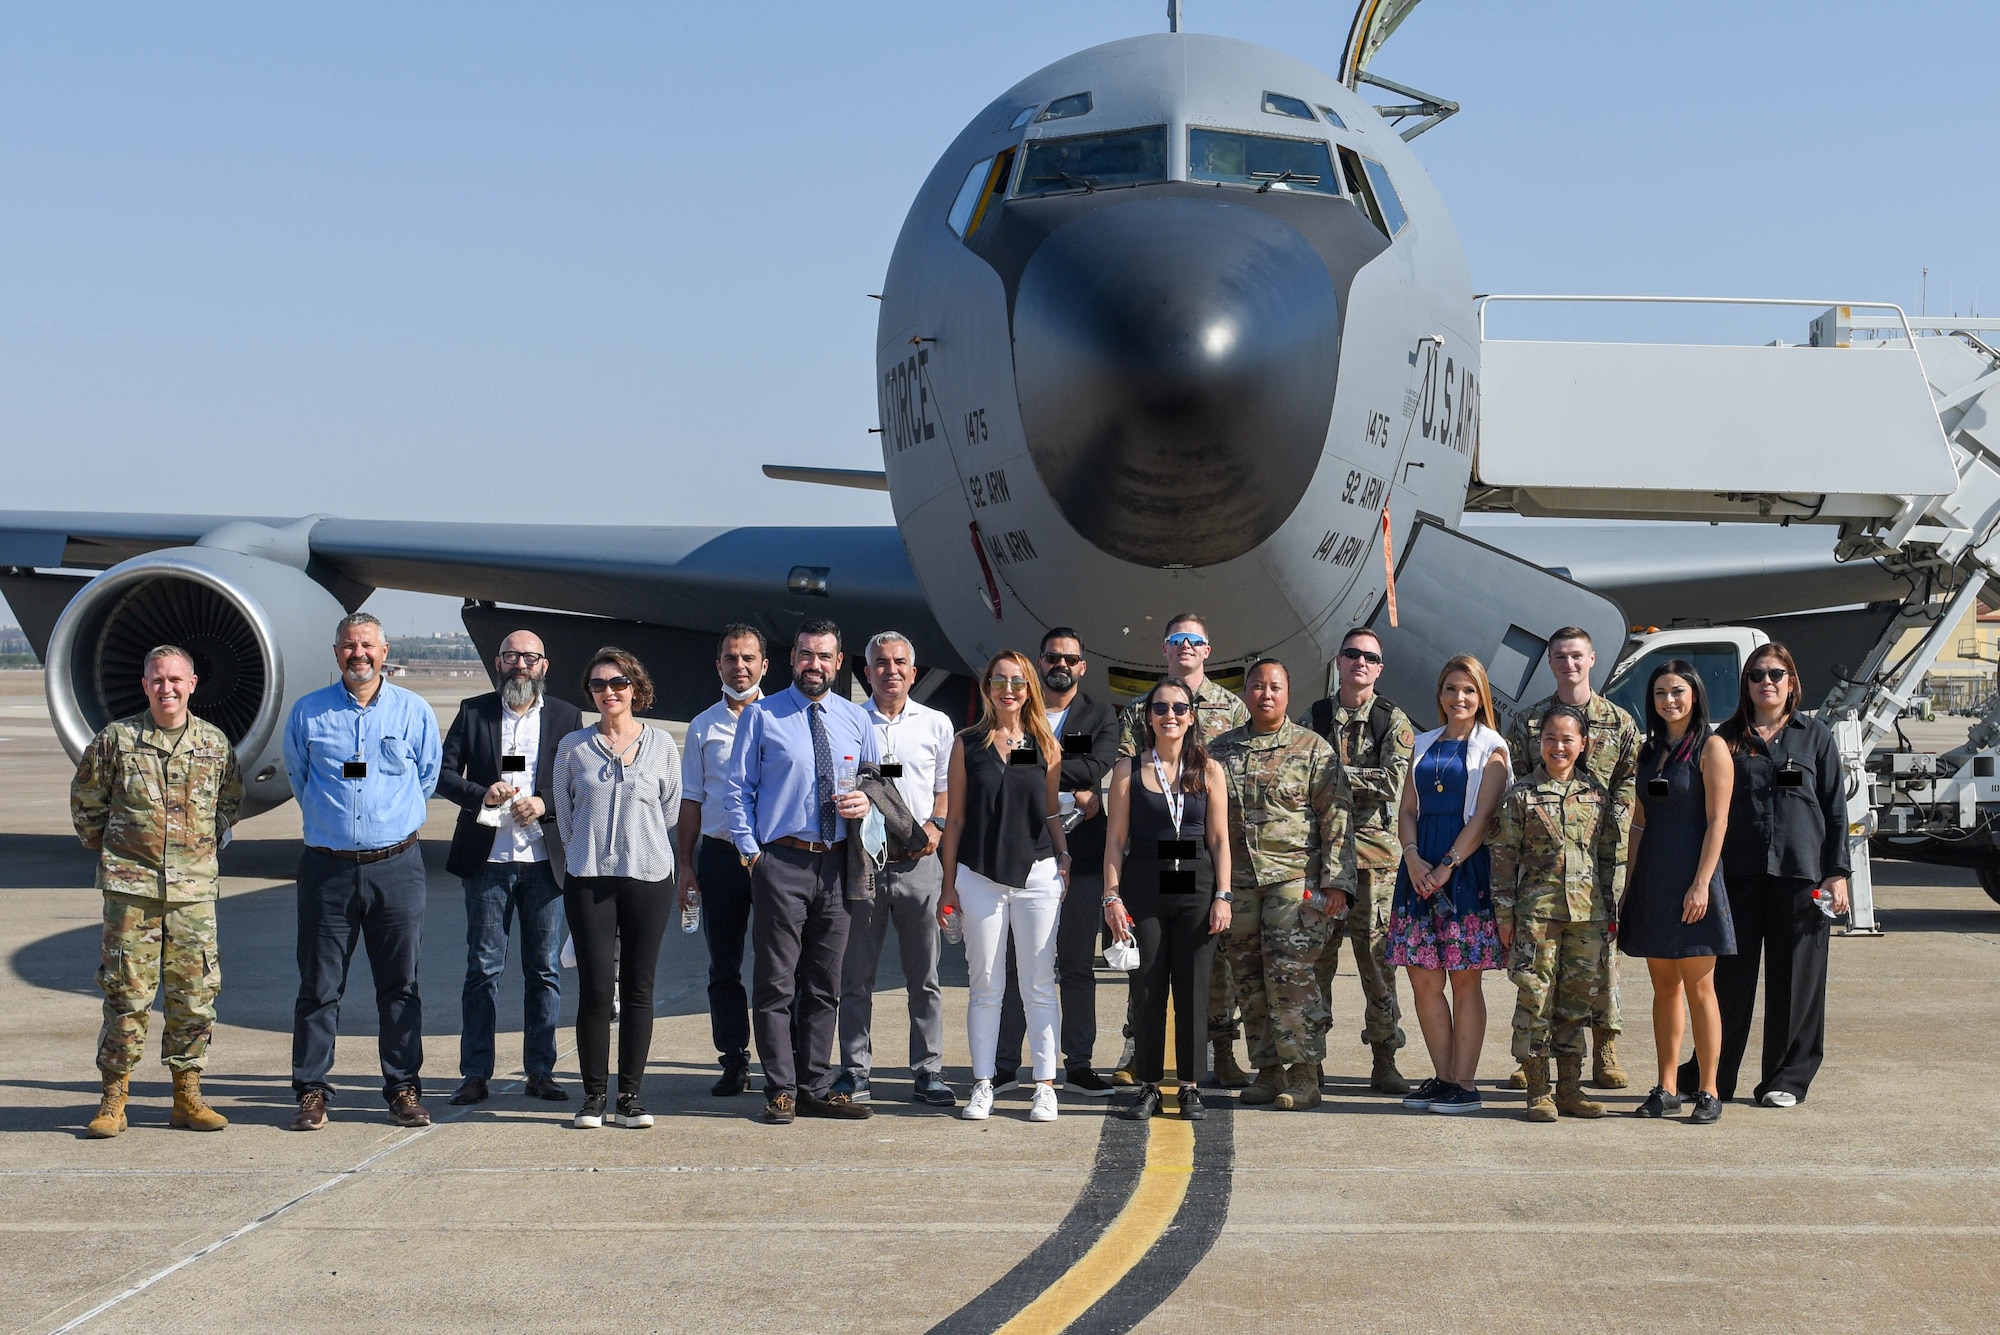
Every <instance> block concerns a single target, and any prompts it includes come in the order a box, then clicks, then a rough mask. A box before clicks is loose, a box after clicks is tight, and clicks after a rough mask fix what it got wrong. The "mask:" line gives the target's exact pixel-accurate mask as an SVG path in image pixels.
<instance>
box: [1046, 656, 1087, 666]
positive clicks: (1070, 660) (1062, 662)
mask: <svg viewBox="0 0 2000 1335" xmlns="http://www.w3.org/2000/svg"><path fill="white" fill-rule="evenodd" d="M1042 661H1043V662H1044V663H1047V664H1048V665H1049V666H1050V667H1082V666H1083V655H1082V654H1043V655H1042Z"/></svg>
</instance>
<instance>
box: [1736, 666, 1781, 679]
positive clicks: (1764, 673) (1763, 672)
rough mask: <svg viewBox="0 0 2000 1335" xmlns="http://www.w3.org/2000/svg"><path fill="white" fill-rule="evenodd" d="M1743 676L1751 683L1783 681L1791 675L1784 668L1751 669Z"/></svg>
mask: <svg viewBox="0 0 2000 1335" xmlns="http://www.w3.org/2000/svg"><path fill="white" fill-rule="evenodd" d="M1743 675H1744V676H1746V677H1748V678H1749V679H1750V680H1752V681H1783V680H1784V679H1785V678H1786V677H1789V676H1791V675H1792V674H1791V673H1789V672H1787V671H1786V670H1785V669H1784V668H1751V669H1750V670H1749V671H1748V672H1746V673H1744V674H1743Z"/></svg>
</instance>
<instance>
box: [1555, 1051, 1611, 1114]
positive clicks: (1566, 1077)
mask: <svg viewBox="0 0 2000 1335" xmlns="http://www.w3.org/2000/svg"><path fill="white" fill-rule="evenodd" d="M1556 1111H1558V1112H1560V1113H1561V1114H1562V1115H1563V1116H1564V1117H1602V1116H1604V1105H1603V1104H1601V1103H1593V1102H1592V1101H1591V1100H1589V1099H1587V1098H1585V1097H1584V1096H1583V1057H1582V1055H1581V1054H1571V1055H1569V1056H1563V1057H1557V1058H1556Z"/></svg>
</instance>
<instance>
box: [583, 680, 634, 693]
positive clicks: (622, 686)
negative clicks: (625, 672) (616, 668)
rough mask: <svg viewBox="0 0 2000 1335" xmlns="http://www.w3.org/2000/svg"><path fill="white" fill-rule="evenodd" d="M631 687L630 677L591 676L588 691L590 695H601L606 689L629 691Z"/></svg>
mask: <svg viewBox="0 0 2000 1335" xmlns="http://www.w3.org/2000/svg"><path fill="white" fill-rule="evenodd" d="M631 689H632V679H631V678H630V677H625V676H618V677H592V678H591V679H590V693H591V694H592V695H602V694H603V693H604V692H606V691H629V690H631Z"/></svg>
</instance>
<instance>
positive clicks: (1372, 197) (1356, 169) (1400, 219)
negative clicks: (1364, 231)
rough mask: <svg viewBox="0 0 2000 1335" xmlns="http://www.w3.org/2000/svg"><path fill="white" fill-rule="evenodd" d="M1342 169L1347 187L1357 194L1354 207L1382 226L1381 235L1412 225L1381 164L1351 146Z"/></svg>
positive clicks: (1344, 151) (1342, 153)
mask: <svg viewBox="0 0 2000 1335" xmlns="http://www.w3.org/2000/svg"><path fill="white" fill-rule="evenodd" d="M1340 169H1341V171H1342V172H1344V173H1345V174H1346V176H1347V188H1348V190H1349V191H1350V192H1351V193H1352V194H1353V195H1354V204H1355V207H1356V208H1359V209H1360V210H1361V212H1362V213H1363V214H1365V215H1366V216H1367V218H1368V221H1369V222H1372V223H1374V224H1375V225H1376V226H1377V227H1379V228H1381V229H1382V235H1384V236H1387V237H1393V236H1395V235H1396V233H1398V232H1400V231H1402V230H1403V228H1404V227H1406V226H1408V225H1409V221H1410V215H1409V213H1408V212H1407V211H1405V209H1404V208H1403V201H1402V199H1401V198H1399V197H1398V196H1397V194H1396V187H1395V186H1393V185H1391V184H1390V182H1389V173H1388V172H1386V171H1384V170H1383V169H1382V164H1381V163H1379V162H1377V161H1375V159H1373V158H1364V157H1362V156H1361V155H1360V154H1359V153H1356V152H1355V151H1354V150H1353V149H1351V148H1343V149H1341V150H1340Z"/></svg>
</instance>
